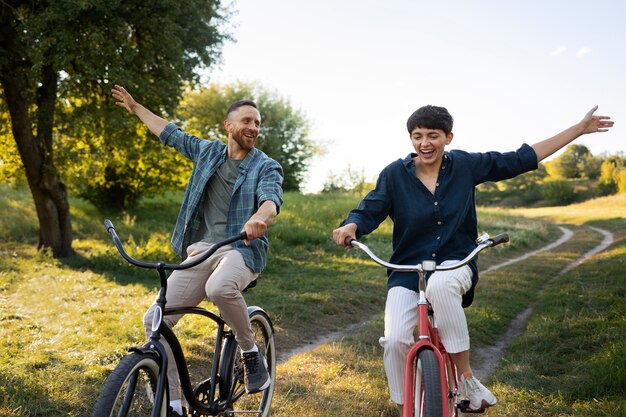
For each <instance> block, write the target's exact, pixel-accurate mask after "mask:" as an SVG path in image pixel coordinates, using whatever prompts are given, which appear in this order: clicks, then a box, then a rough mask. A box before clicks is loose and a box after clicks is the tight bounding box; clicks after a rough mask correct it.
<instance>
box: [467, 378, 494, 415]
mask: <svg viewBox="0 0 626 417" xmlns="http://www.w3.org/2000/svg"><path fill="white" fill-rule="evenodd" d="M459 398H461V399H468V400H469V408H470V409H471V410H480V409H485V408H487V407H492V406H494V405H496V403H497V402H498V400H497V399H496V397H495V395H493V394H492V393H491V391H489V390H488V389H487V388H486V387H485V386H484V385H483V384H481V383H480V381H479V380H477V379H476V378H474V376H473V375H472V376H470V377H468V378H465V376H464V375H461V384H460V386H459Z"/></svg>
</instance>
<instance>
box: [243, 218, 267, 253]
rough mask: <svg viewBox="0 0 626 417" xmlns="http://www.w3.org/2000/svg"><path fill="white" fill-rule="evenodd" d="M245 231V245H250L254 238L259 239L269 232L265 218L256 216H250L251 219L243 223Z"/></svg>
mask: <svg viewBox="0 0 626 417" xmlns="http://www.w3.org/2000/svg"><path fill="white" fill-rule="evenodd" d="M243 231H244V232H246V235H247V237H248V238H247V239H245V240H244V241H243V243H244V245H246V246H249V245H250V242H251V241H253V240H254V239H258V238H260V237H261V236H263V235H264V234H265V232H267V224H265V222H264V221H263V220H260V219H257V218H255V217H254V216H252V217H250V220H248V221H247V222H246V224H244V225H243Z"/></svg>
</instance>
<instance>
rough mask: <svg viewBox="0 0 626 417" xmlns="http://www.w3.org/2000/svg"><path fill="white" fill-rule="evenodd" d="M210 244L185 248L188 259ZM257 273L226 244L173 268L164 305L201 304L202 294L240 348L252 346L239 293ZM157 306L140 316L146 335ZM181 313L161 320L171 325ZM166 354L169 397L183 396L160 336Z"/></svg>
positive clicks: (249, 328)
mask: <svg viewBox="0 0 626 417" xmlns="http://www.w3.org/2000/svg"><path fill="white" fill-rule="evenodd" d="M211 246H212V245H211V244H209V243H204V242H198V243H194V244H193V245H191V246H189V247H188V248H187V254H188V258H187V259H186V260H185V262H190V261H192V260H193V259H195V258H197V257H198V256H201V255H202V254H204V253H205V252H206V251H207V250H209V249H210V248H211ZM258 275H259V274H258V273H254V272H253V271H252V270H251V269H250V268H248V267H247V266H246V264H245V262H244V260H243V256H241V253H239V251H237V250H236V249H234V248H233V247H232V246H230V245H227V246H224V247H222V248H220V249H218V250H217V252H215V253H214V254H213V255H212V256H211V257H210V258H209V259H207V260H206V261H204V262H203V263H201V264H200V265H198V266H195V267H193V268H191V269H184V270H181V271H174V272H172V274H171V275H170V276H169V278H168V280H167V294H166V298H167V305H166V308H174V307H190V306H196V305H198V304H200V302H201V301H202V300H203V299H204V297H208V299H209V300H210V301H211V302H212V303H213V304H215V306H217V308H218V310H219V312H220V314H221V315H222V317H223V318H224V321H226V323H227V324H228V326H229V327H230V328H231V329H232V330H233V332H234V333H235V338H236V339H237V343H239V346H241V348H242V349H243V350H250V349H252V348H253V347H254V344H255V343H254V335H253V334H252V328H251V327H250V319H249V318H248V310H247V309H248V307H247V305H246V302H245V300H244V299H243V296H242V295H241V292H242V291H243V290H244V289H245V288H246V287H247V286H248V285H249V284H250V283H251V282H252V281H254V280H255V279H256V278H257V276H258ZM155 307H156V305H155V304H153V305H152V306H150V308H149V309H148V311H147V312H146V314H145V315H144V318H143V324H144V327H145V329H146V334H147V335H148V337H149V336H150V334H152V330H151V329H152V317H153V315H154V309H155ZM181 317H182V315H171V316H165V317H164V319H163V321H164V322H165V323H166V324H167V325H168V326H169V327H173V326H174V325H175V324H176V323H177V322H178V320H180V318H181ZM161 342H163V345H164V346H165V349H166V350H167V354H168V368H167V376H168V381H169V386H170V399H171V400H178V399H181V397H182V395H181V394H182V392H181V389H180V380H179V378H178V370H177V368H176V362H175V361H174V358H173V355H172V351H171V349H170V346H169V345H168V343H167V342H166V341H165V339H161Z"/></svg>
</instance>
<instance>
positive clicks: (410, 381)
mask: <svg viewBox="0 0 626 417" xmlns="http://www.w3.org/2000/svg"><path fill="white" fill-rule="evenodd" d="M508 241H509V236H508V234H506V233H502V234H500V235H498V236H495V237H494V238H490V237H489V235H487V234H484V235H482V236H480V237H479V238H478V239H477V240H476V243H477V246H476V248H474V250H473V251H472V252H471V253H470V254H469V255H467V256H466V257H465V258H464V259H463V260H460V261H457V262H454V263H451V264H446V265H436V263H435V262H434V261H432V260H426V261H423V262H422V263H421V264H417V265H397V264H392V263H389V262H385V261H383V260H382V259H380V258H379V257H377V256H376V255H375V254H374V253H373V252H372V251H371V250H370V249H369V248H368V247H367V246H366V245H364V244H362V243H360V242H358V241H356V240H353V239H351V240H349V241H348V242H347V243H348V244H350V245H352V246H354V247H357V248H359V249H361V250H362V251H363V252H365V253H366V254H367V255H368V256H369V257H370V258H371V259H372V260H373V261H374V262H376V263H377V264H379V265H381V266H383V267H385V268H387V269H390V270H396V271H409V272H416V273H417V274H418V279H419V301H418V306H417V314H418V341H417V342H416V343H415V344H413V345H412V346H411V348H410V349H409V351H408V353H407V356H406V360H405V373H404V387H405V388H404V407H403V411H402V415H403V417H413V415H414V410H415V385H414V381H415V377H416V375H415V369H416V368H417V366H416V365H417V358H418V356H419V354H420V352H422V351H423V350H425V349H428V350H431V351H432V352H433V353H434V354H435V358H436V360H437V364H438V368H439V375H440V378H439V380H440V387H441V401H442V404H441V407H442V408H441V409H442V414H443V415H444V416H451V415H456V410H455V409H456V408H457V403H458V402H457V396H458V386H457V372H456V366H455V365H454V362H453V361H452V358H451V357H450V355H449V354H448V353H447V352H446V350H445V348H444V346H443V343H442V342H441V339H440V337H439V331H438V329H437V323H436V317H435V316H434V314H433V315H432V318H430V316H429V303H428V300H427V299H426V284H427V281H426V275H427V274H428V273H431V272H435V271H449V270H453V269H457V268H460V267H462V266H464V265H467V264H468V263H469V262H470V261H471V260H472V259H474V258H475V257H476V256H477V255H478V253H480V252H481V251H482V250H483V249H486V248H488V247H492V246H496V245H498V244H500V243H504V242H508ZM450 405H452V406H453V407H455V409H452V410H451V409H450Z"/></svg>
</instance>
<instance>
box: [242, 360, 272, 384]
mask: <svg viewBox="0 0 626 417" xmlns="http://www.w3.org/2000/svg"><path fill="white" fill-rule="evenodd" d="M243 372H244V377H243V379H244V381H245V383H246V392H247V393H248V394H254V393H255V392H259V391H263V390H264V389H266V388H267V387H269V386H270V374H269V372H267V361H266V360H265V358H264V357H263V355H261V354H260V353H259V352H244V354H243Z"/></svg>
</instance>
